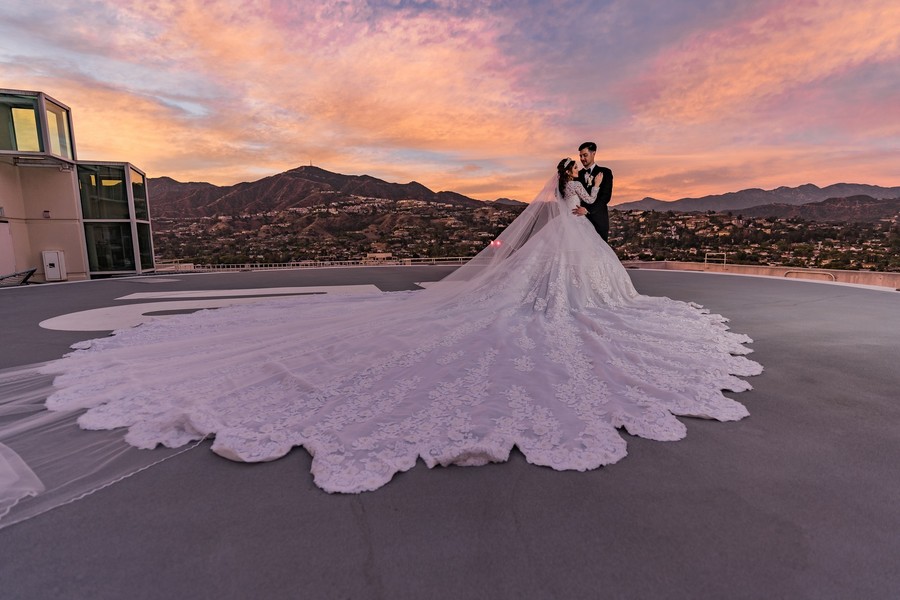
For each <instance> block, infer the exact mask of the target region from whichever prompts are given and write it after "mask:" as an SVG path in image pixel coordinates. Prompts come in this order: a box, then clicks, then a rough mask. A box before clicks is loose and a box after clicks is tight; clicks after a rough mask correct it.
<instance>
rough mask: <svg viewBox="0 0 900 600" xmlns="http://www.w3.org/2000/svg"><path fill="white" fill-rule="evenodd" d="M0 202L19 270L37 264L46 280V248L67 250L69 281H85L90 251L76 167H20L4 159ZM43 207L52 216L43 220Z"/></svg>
mask: <svg viewBox="0 0 900 600" xmlns="http://www.w3.org/2000/svg"><path fill="white" fill-rule="evenodd" d="M0 206H2V207H3V212H4V217H3V218H4V219H5V220H6V221H8V222H9V228H10V234H11V235H12V240H13V248H14V252H15V268H16V270H17V271H22V270H25V269H30V268H32V267H35V268H37V269H38V271H37V273H36V274H35V279H37V280H41V279H43V271H44V269H43V261H42V259H41V251H42V250H62V251H63V252H65V261H66V271H67V274H68V279H70V280H73V279H87V278H88V273H87V253H86V251H85V247H84V231H83V228H82V224H81V221H80V210H81V206H80V199H79V195H78V180H77V177H76V174H75V171H74V169H73V170H71V171H60V170H59V169H56V168H38V167H16V166H15V165H12V164H9V162H7V161H5V160H4V161H0ZM45 210H48V211H50V218H49V219H47V218H44V216H43V213H44V211H45Z"/></svg>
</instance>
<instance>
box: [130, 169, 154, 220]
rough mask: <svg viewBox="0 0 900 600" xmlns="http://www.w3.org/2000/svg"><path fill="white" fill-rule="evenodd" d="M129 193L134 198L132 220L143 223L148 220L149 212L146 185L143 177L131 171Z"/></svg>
mask: <svg viewBox="0 0 900 600" xmlns="http://www.w3.org/2000/svg"><path fill="white" fill-rule="evenodd" d="M131 190H132V191H131V193H132V195H133V196H134V218H135V219H139V220H144V221H149V220H150V212H149V211H148V210H147V184H146V182H145V181H144V176H143V175H141V174H140V173H138V172H137V171H135V170H134V169H131Z"/></svg>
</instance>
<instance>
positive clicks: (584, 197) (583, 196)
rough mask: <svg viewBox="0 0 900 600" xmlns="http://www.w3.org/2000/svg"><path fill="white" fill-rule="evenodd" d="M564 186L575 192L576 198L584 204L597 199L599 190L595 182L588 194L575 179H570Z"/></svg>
mask: <svg viewBox="0 0 900 600" xmlns="http://www.w3.org/2000/svg"><path fill="white" fill-rule="evenodd" d="M566 187H567V188H568V190H570V191H572V192H575V195H576V196H578V199H579V200H581V201H582V202H584V203H585V204H593V203H594V202H595V201H596V200H597V194H598V193H599V192H600V186H599V185H597V182H595V183H594V189H593V191H591V193H590V194H588V193H587V190H586V189H584V186H583V185H581V184H580V183H579V182H577V181H570V182H569V183H567V184H566Z"/></svg>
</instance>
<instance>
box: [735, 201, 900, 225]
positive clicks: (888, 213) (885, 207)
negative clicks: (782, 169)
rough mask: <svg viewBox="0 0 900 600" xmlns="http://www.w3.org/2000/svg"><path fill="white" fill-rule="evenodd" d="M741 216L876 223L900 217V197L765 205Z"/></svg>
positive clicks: (743, 212)
mask: <svg viewBox="0 0 900 600" xmlns="http://www.w3.org/2000/svg"><path fill="white" fill-rule="evenodd" d="M740 214H741V215H742V216H745V217H777V218H780V219H789V218H792V217H796V218H800V219H804V220H806V221H820V222H821V221H824V222H827V221H838V222H857V223H874V222H876V221H879V220H881V219H889V218H892V217H900V197H898V198H873V197H871V196H850V197H849V198H829V199H828V200H823V201H821V202H810V203H807V204H801V205H800V206H791V205H790V204H763V205H761V206H753V207H750V208H744V209H741V210H740Z"/></svg>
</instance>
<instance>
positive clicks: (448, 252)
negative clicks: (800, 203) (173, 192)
mask: <svg viewBox="0 0 900 600" xmlns="http://www.w3.org/2000/svg"><path fill="white" fill-rule="evenodd" d="M523 207H524V205H521V204H501V203H498V202H494V203H484V207H474V208H473V207H472V206H467V205H455V204H443V203H437V202H432V201H426V200H389V199H384V198H374V197H364V196H352V195H350V196H348V195H346V194H340V195H337V194H336V195H335V196H334V199H333V200H331V201H326V202H322V203H320V204H317V205H315V206H306V207H291V208H286V209H280V210H268V211H263V212H252V213H251V212H246V213H243V212H239V213H236V214H232V215H218V216H204V217H196V216H194V217H171V216H160V217H155V218H154V220H153V223H154V244H155V250H156V254H157V256H158V257H159V258H160V259H163V260H181V261H185V262H194V263H198V264H244V263H262V262H265V263H282V262H291V261H306V260H320V261H321V260H325V261H340V260H360V259H364V258H366V256H367V255H368V254H374V253H380V254H384V253H390V255H391V256H392V257H393V258H398V259H403V258H440V257H467V256H473V255H475V254H476V253H478V252H479V251H480V250H481V249H482V248H484V247H485V246H486V245H487V244H489V243H490V241H491V240H492V239H494V238H495V237H496V236H497V235H499V234H500V232H501V231H503V229H504V228H505V227H506V226H507V225H508V224H509V223H510V222H511V221H512V220H513V219H514V218H515V217H516V216H517V215H518V214H519V213H520V212H521V211H522V209H523ZM610 218H611V227H610V229H611V238H610V245H611V246H612V247H613V249H614V250H615V251H616V253H617V254H618V256H619V257H620V258H621V259H622V260H647V261H657V260H659V261H661V260H669V261H693V262H696V261H699V262H703V261H705V260H706V261H715V262H722V261H723V260H724V261H727V262H729V263H735V264H750V265H772V266H776V265H777V266H790V267H810V268H828V269H861V270H874V271H900V223H898V219H897V217H896V216H894V217H890V218H882V219H878V220H875V221H873V222H858V223H857V222H851V223H847V222H840V223H836V222H820V221H812V220H805V219H801V218H797V217H790V218H778V217H772V216H768V217H761V216H752V217H751V216H745V215H743V214H741V212H740V211H739V210H733V211H729V212H713V211H707V212H694V213H678V212H673V211H665V212H663V211H649V210H627V211H620V210H612V211H611V214H610Z"/></svg>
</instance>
